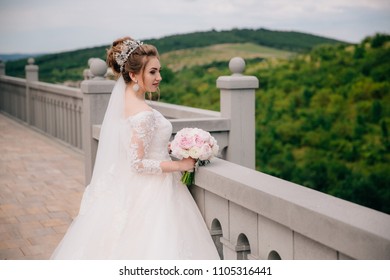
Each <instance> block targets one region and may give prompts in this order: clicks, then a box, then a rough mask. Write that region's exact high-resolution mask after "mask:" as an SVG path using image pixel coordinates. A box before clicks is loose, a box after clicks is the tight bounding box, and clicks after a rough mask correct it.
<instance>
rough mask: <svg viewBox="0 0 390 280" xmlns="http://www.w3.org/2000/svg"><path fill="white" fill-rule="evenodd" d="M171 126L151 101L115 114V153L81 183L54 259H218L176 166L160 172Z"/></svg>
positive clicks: (167, 158) (167, 155) (164, 158)
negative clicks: (147, 107) (148, 107)
mask: <svg viewBox="0 0 390 280" xmlns="http://www.w3.org/2000/svg"><path fill="white" fill-rule="evenodd" d="M171 133H172V125H171V123H170V122H169V121H168V120H167V119H165V118H164V117H163V116H162V115H161V114H160V113H159V112H158V111H156V110H154V109H153V110H152V111H143V112H140V113H138V114H137V115H134V116H131V117H129V118H127V119H122V120H121V122H120V125H119V135H120V136H119V139H120V145H119V147H118V148H119V159H118V160H117V163H116V164H115V165H113V166H111V168H110V169H109V170H108V172H105V173H104V175H103V176H99V178H98V179H97V180H95V182H94V183H91V184H90V185H89V186H88V187H87V189H86V191H85V194H84V196H83V200H82V203H81V208H80V213H79V215H78V216H77V217H76V219H75V220H74V221H73V223H72V224H71V226H70V227H69V229H68V231H67V233H66V235H65V236H64V238H63V240H62V241H61V242H60V244H59V245H58V247H57V249H56V250H55V252H54V253H53V255H52V259H156V260H163V259H171V260H175V259H219V257H218V253H217V250H216V248H215V246H214V243H213V241H212V239H211V236H210V234H209V231H208V229H207V227H206V225H205V222H204V220H203V218H202V216H201V214H200V212H199V209H198V208H197V205H196V204H195V202H194V200H193V198H192V196H191V194H190V193H189V191H188V189H187V187H186V186H185V185H183V184H182V183H180V176H181V174H180V173H179V172H175V173H162V172H161V169H160V161H166V160H170V156H169V154H168V147H167V143H168V141H169V138H170V135H171ZM114 148H115V147H112V149H114Z"/></svg>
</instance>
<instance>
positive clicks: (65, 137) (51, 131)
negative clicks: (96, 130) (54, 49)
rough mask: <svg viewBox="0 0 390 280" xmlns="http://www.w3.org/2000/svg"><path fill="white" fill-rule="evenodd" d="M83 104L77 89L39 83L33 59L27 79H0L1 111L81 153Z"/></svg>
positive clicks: (27, 69)
mask: <svg viewBox="0 0 390 280" xmlns="http://www.w3.org/2000/svg"><path fill="white" fill-rule="evenodd" d="M82 104H83V95H82V93H81V91H80V89H76V88H70V87H65V86H61V85H53V84H49V83H43V82H39V81H38V66H37V65H34V60H33V59H29V65H27V66H26V79H20V78H14V77H9V76H5V75H0V110H1V111H3V112H5V113H7V114H9V115H10V116H12V117H14V118H16V119H18V120H20V121H22V122H24V123H25V124H28V125H29V126H31V127H33V128H35V129H38V130H39V131H41V132H43V133H45V134H46V135H48V136H51V137H54V138H56V139H58V140H60V141H61V142H63V143H66V144H67V145H69V146H71V147H74V148H75V149H77V150H80V151H81V149H82V148H83V145H82V137H81V135H82Z"/></svg>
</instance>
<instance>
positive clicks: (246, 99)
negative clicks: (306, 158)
mask: <svg viewBox="0 0 390 280" xmlns="http://www.w3.org/2000/svg"><path fill="white" fill-rule="evenodd" d="M229 68H230V71H231V72H232V73H233V74H232V75H231V76H221V77H219V78H218V79H217V87H218V88H219V89H220V91H221V93H220V94H221V95H220V96H221V97H220V98H221V116H222V117H224V118H229V119H230V121H231V126H230V132H229V144H228V148H227V151H226V160H228V161H231V162H234V163H237V164H240V165H242V166H245V167H248V168H252V169H255V167H256V161H255V157H256V155H255V150H256V144H255V136H256V132H255V129H256V128H255V105H256V104H255V90H256V89H257V88H258V87H259V80H258V79H257V78H256V77H254V76H244V75H243V74H242V73H243V72H244V69H245V61H244V60H243V59H242V58H240V57H234V58H232V59H231V60H230V62H229Z"/></svg>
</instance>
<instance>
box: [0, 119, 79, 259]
mask: <svg viewBox="0 0 390 280" xmlns="http://www.w3.org/2000/svg"><path fill="white" fill-rule="evenodd" d="M84 187H85V186H84V162H83V156H82V155H81V154H80V153H78V152H76V151H74V150H72V149H70V148H69V147H66V146H65V145H62V144H60V143H59V142H57V141H55V140H53V139H51V138H49V137H46V136H44V135H42V134H40V133H39V132H36V131H35V130H33V129H31V128H28V127H26V126H23V125H22V124H20V123H18V122H16V121H14V120H12V119H10V118H9V117H7V116H5V115H3V114H0V260H5V259H13V260H18V259H48V258H50V256H51V253H52V252H53V250H54V249H55V247H56V245H57V244H58V242H59V241H60V240H61V238H62V236H63V235H64V233H65V231H66V229H67V228H68V226H69V224H70V223H71V221H72V219H73V218H74V217H75V216H76V215H77V213H78V209H79V206H80V200H81V196H82V193H83V191H84Z"/></svg>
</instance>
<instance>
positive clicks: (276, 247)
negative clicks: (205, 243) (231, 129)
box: [192, 159, 390, 259]
mask: <svg viewBox="0 0 390 280" xmlns="http://www.w3.org/2000/svg"><path fill="white" fill-rule="evenodd" d="M192 193H193V196H194V198H195V200H196V202H197V204H198V206H199V208H200V210H201V212H202V214H203V216H204V219H205V221H206V223H207V225H208V227H209V228H210V230H211V232H212V234H214V235H216V236H218V238H219V239H220V243H218V242H217V244H219V245H218V246H219V249H220V252H222V253H223V257H224V259H240V258H244V259H246V258H248V259H390V215H387V214H384V213H381V212H378V211H375V210H372V209H369V208H366V207H363V206H360V205H357V204H354V203H351V202H348V201H345V200H342V199H339V198H335V197H333V196H330V195H326V194H324V193H321V192H318V191H315V190H312V189H309V188H305V187H303V186H300V185H297V184H294V183H291V182H288V181H285V180H282V179H279V178H276V177H273V176H270V175H267V174H264V173H261V172H258V171H254V170H252V169H249V168H246V167H243V166H240V165H237V164H234V163H231V162H227V161H225V160H221V159H215V160H213V162H212V163H211V164H209V165H208V166H205V167H201V168H199V169H198V172H197V173H196V177H195V186H192Z"/></svg>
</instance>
